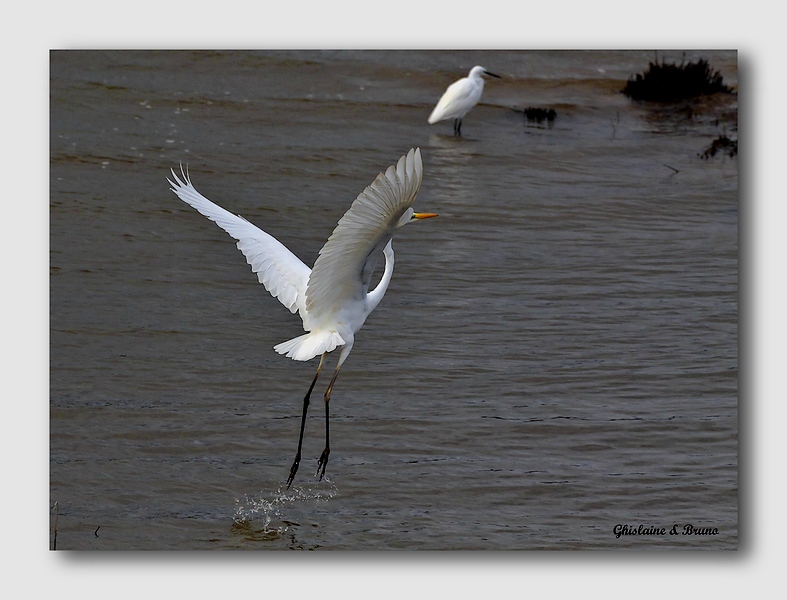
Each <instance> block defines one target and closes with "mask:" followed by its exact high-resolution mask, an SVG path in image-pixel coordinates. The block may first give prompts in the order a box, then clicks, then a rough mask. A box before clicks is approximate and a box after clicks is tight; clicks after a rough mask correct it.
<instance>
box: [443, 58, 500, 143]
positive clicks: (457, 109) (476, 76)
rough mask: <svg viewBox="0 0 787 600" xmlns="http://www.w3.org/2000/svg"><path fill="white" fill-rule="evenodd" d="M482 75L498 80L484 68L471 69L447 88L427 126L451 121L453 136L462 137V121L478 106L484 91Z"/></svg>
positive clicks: (498, 76)
mask: <svg viewBox="0 0 787 600" xmlns="http://www.w3.org/2000/svg"><path fill="white" fill-rule="evenodd" d="M483 75H490V76H491V77H497V78H498V79H500V75H495V74H494V73H490V72H489V71H487V70H486V69H484V67H479V66H475V67H473V68H472V69H470V73H469V75H468V76H467V77H462V79H458V80H457V81H454V82H453V83H452V84H451V85H449V86H448V88H447V89H446V90H445V92H444V93H443V96H442V97H441V98H440V101H439V102H438V103H437V106H435V107H434V110H433V111H432V114H431V115H429V119H428V120H429V124H430V125H434V124H435V123H437V122H438V121H444V120H446V119H453V120H454V135H462V119H463V118H464V116H465V115H466V114H467V113H468V112H470V109H471V108H473V107H474V106H475V105H476V104H478V101H479V100H480V99H481V93H482V92H483V91H484V78H483Z"/></svg>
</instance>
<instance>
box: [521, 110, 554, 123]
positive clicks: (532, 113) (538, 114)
mask: <svg viewBox="0 0 787 600" xmlns="http://www.w3.org/2000/svg"><path fill="white" fill-rule="evenodd" d="M555 117H557V113H556V112H555V109H554V108H549V109H545V108H533V107H530V108H526V109H525V118H526V119H527V120H528V121H534V122H536V123H543V122H544V121H548V122H550V123H551V122H552V121H554V120H555Z"/></svg>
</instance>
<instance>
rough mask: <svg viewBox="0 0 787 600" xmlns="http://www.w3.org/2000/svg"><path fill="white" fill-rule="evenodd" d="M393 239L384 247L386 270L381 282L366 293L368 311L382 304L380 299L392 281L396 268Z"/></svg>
mask: <svg viewBox="0 0 787 600" xmlns="http://www.w3.org/2000/svg"><path fill="white" fill-rule="evenodd" d="M391 241H392V240H389V241H388V244H387V245H386V246H385V248H383V254H385V271H384V272H383V276H382V278H381V279H380V283H378V284H377V287H376V288H374V289H373V290H372V291H371V292H369V293H368V294H366V310H367V311H368V312H372V311H373V310H374V309H375V308H377V305H378V304H380V300H382V299H383V296H385V291H386V290H387V289H388V284H389V283H391V275H393V269H394V251H393V248H391Z"/></svg>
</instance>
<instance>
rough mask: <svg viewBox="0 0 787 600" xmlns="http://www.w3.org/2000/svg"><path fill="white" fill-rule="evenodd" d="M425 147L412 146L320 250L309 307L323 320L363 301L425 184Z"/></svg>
mask: <svg viewBox="0 0 787 600" xmlns="http://www.w3.org/2000/svg"><path fill="white" fill-rule="evenodd" d="M422 176H423V165H422V163H421V151H420V149H418V148H415V149H412V150H410V151H409V152H408V153H407V155H406V156H403V157H402V158H400V159H399V162H398V163H397V164H396V166H395V167H394V166H391V167H388V169H387V170H386V171H385V173H380V174H379V175H378V176H377V178H376V179H375V180H374V182H372V184H371V185H370V186H369V187H367V188H366V189H365V190H364V191H363V192H361V193H360V194H359V195H358V197H357V198H356V199H355V201H354V202H353V203H352V206H350V209H349V210H348V211H347V212H346V213H345V214H344V216H343V217H342V218H341V219H340V220H339V224H338V225H337V226H336V228H335V229H334V230H333V233H332V234H331V236H330V237H329V238H328V241H327V242H326V243H325V245H324V246H323V247H322V250H320V255H319V256H318V257H317V261H316V262H315V263H314V268H313V269H312V272H311V276H310V277H309V283H308V286H307V288H306V309H307V310H308V312H309V314H310V316H312V317H314V319H315V320H316V321H317V322H319V320H320V319H321V317H324V316H329V315H332V314H335V313H336V311H338V310H339V308H340V307H341V306H342V305H343V303H344V302H345V301H348V300H350V301H351V300H361V299H363V298H364V295H365V293H366V291H367V289H368V285H369V282H368V279H369V277H370V276H371V269H372V265H371V263H369V259H370V258H372V259H375V258H376V255H377V253H378V251H379V250H381V249H382V247H383V246H384V245H385V244H386V243H387V242H388V240H389V239H390V238H391V236H392V235H393V232H394V230H395V228H396V226H397V224H398V223H399V220H400V219H401V218H402V215H403V214H404V213H405V211H406V210H407V209H408V208H409V207H410V205H411V204H412V203H413V201H414V200H415V196H416V194H417V193H418V190H419V189H420V187H421V178H422Z"/></svg>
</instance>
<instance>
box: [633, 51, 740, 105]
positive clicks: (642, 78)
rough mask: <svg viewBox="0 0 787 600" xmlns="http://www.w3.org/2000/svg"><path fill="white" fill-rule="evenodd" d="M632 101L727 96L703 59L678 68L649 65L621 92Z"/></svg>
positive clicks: (673, 65)
mask: <svg viewBox="0 0 787 600" xmlns="http://www.w3.org/2000/svg"><path fill="white" fill-rule="evenodd" d="M621 91H622V93H624V94H625V95H626V96H628V97H629V98H631V99H632V100H651V101H654V102H674V101H677V100H683V99H686V98H695V97H697V96H704V95H708V94H716V93H725V94H729V93H731V92H732V89H731V88H729V87H727V86H726V85H724V83H723V78H722V76H721V75H720V74H719V72H718V71H716V72H713V71H712V70H711V68H710V66H709V65H708V61H706V60H705V59H702V58H700V59H698V60H697V62H690V63H688V64H684V63H683V62H681V64H680V65H676V64H667V63H665V62H664V61H663V60H662V62H661V64H658V62H655V63H654V62H651V63H650V64H649V65H648V70H647V71H646V72H645V73H644V74H643V75H639V74H638V75H637V76H636V78H635V79H629V80H628V81H627V82H626V86H625V87H624V88H623V90H621Z"/></svg>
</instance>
